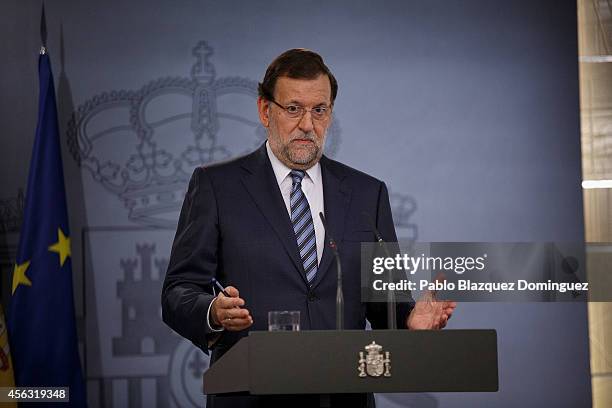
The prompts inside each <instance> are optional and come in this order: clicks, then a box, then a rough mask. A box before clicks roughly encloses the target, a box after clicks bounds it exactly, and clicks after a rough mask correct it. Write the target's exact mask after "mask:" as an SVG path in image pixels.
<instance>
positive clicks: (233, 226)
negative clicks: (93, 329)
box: [162, 145, 411, 362]
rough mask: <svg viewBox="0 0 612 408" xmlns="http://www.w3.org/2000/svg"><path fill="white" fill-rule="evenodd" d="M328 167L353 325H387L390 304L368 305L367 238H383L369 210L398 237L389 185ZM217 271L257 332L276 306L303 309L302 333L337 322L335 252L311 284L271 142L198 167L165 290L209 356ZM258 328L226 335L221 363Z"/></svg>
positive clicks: (402, 314) (330, 214) (326, 183)
mask: <svg viewBox="0 0 612 408" xmlns="http://www.w3.org/2000/svg"><path fill="white" fill-rule="evenodd" d="M320 164H321V173H322V181H323V195H324V206H325V216H326V220H327V223H328V228H329V232H330V233H331V234H332V236H333V237H334V238H335V239H336V241H337V243H338V250H339V252H340V256H341V260H342V270H343V277H344V287H343V289H344V299H345V305H344V313H345V317H344V319H345V320H344V322H345V323H344V324H345V328H346V329H364V328H365V324H366V322H365V320H366V318H367V319H368V320H369V321H370V323H371V325H372V327H373V328H375V329H382V328H386V326H387V323H386V305H385V304H384V303H362V302H361V288H360V285H361V283H360V281H361V278H360V274H361V271H360V260H361V258H360V243H361V242H373V241H375V236H374V234H373V232H372V231H371V229H370V228H369V225H368V222H367V219H366V218H365V217H364V215H363V212H367V213H368V214H370V215H371V217H372V218H373V219H374V220H375V222H376V225H377V228H378V230H379V231H380V233H381V235H382V236H383V237H384V238H385V240H387V241H396V240H397V239H396V235H395V229H394V227H393V220H392V217H391V208H390V205H389V197H388V193H387V188H386V186H385V184H384V183H383V182H381V181H379V180H377V179H375V178H373V177H371V176H368V175H367V174H364V173H362V172H359V171H357V170H354V169H352V168H350V167H348V166H345V165H343V164H341V163H338V162H336V161H334V160H330V159H328V158H327V157H325V156H323V157H322V158H321V160H320ZM314 216H317V214H313V217H314ZM326 241H327V239H326ZM213 277H216V278H217V280H219V281H220V282H221V283H222V284H223V285H232V286H235V287H236V288H238V290H239V291H240V296H241V297H242V298H243V299H244V300H245V302H246V306H245V307H246V308H248V309H249V311H250V312H251V315H252V317H253V325H252V326H251V327H250V328H249V329H248V330H267V327H268V326H267V325H268V311H271V310H299V311H300V316H301V322H300V325H301V329H302V330H310V329H313V330H315V329H317V330H322V329H334V328H335V325H336V319H335V299H336V268H335V264H334V262H333V255H332V252H331V250H330V249H329V248H328V247H327V246H326V247H325V249H324V251H323V255H322V259H321V262H320V265H319V269H318V272H317V275H316V278H315V280H314V282H313V285H312V287H311V288H309V286H308V284H307V280H306V276H305V274H304V269H303V266H302V263H301V260H300V257H299V252H298V248H297V244H296V239H295V235H294V232H293V228H292V225H291V221H290V219H289V214H288V212H287V209H286V207H285V203H284V201H283V198H282V196H281V192H280V189H279V187H278V184H277V182H276V179H275V176H274V172H273V170H272V165H271V164H270V160H269V158H268V155H267V151H266V148H265V145H262V147H261V148H259V149H258V150H256V151H255V152H253V153H251V154H249V155H247V156H244V157H241V158H238V159H234V160H232V161H229V162H225V163H220V164H216V165H212V166H209V167H200V168H197V169H196V170H195V171H194V173H193V176H192V178H191V181H190V183H189V189H188V191H187V194H186V197H185V201H184V203H183V208H182V210H181V215H180V219H179V224H178V228H177V232H176V237H175V239H174V244H173V246H172V254H171V257H170V262H169V266H168V272H167V274H166V278H165V281H164V286H163V291H162V315H163V320H164V322H166V323H167V324H168V325H169V326H170V327H171V328H172V329H174V330H175V331H176V332H177V333H179V334H180V335H182V336H184V337H186V338H187V339H189V340H191V341H192V342H193V343H194V344H195V345H196V346H198V347H200V348H201V349H202V350H204V351H205V352H208V342H209V340H210V339H211V337H212V336H217V337H218V336H219V335H218V334H216V333H211V332H210V330H209V328H208V325H207V323H206V313H207V310H208V307H209V304H210V302H211V301H212V299H213V291H212V287H211V285H210V282H211V278H213ZM410 307H411V305H410V304H408V303H404V304H399V305H398V313H397V320H398V323H397V324H398V327H402V328H403V327H405V324H406V323H405V322H406V316H407V314H408V313H409V311H410ZM248 330H244V331H241V332H229V331H226V332H223V333H222V334H221V335H220V337H219V338H218V340H217V341H216V343H215V345H214V346H213V355H212V361H211V362H214V360H216V359H218V358H219V357H220V355H222V354H223V353H224V352H225V351H226V350H227V349H228V348H229V347H231V346H232V345H233V344H234V343H236V341H238V340H239V339H240V338H241V337H243V336H245V335H247V332H248Z"/></svg>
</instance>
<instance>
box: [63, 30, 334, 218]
mask: <svg viewBox="0 0 612 408" xmlns="http://www.w3.org/2000/svg"><path fill="white" fill-rule="evenodd" d="M192 55H193V57H194V58H195V60H196V61H195V63H194V64H193V66H192V67H191V75H190V77H165V78H159V79H156V80H152V81H150V82H148V83H147V84H145V85H144V86H143V87H142V88H140V89H138V90H119V91H110V92H104V93H102V94H100V95H97V96H94V97H93V98H91V99H89V100H87V101H86V102H84V103H83V104H81V105H80V106H79V107H78V108H77V109H76V110H75V112H74V113H73V114H72V117H71V118H70V120H69V122H68V126H67V129H68V130H67V133H68V135H67V136H68V137H67V139H68V146H69V150H70V153H71V154H72V156H73V158H74V159H75V161H76V162H77V164H78V165H79V166H80V167H84V168H86V169H87V170H88V171H89V172H90V174H91V175H92V177H93V179H94V180H95V181H96V182H97V183H100V184H101V185H102V186H103V187H104V188H105V189H106V190H107V191H108V192H110V193H112V194H115V195H116V196H117V197H118V198H119V199H120V200H121V201H122V202H123V205H124V206H125V208H126V209H127V210H128V219H130V220H132V221H135V222H137V223H140V224H145V225H149V226H155V227H170V228H171V227H174V226H175V225H176V222H177V220H178V211H180V207H181V204H182V202H183V198H184V195H185V191H186V188H187V183H188V181H189V178H190V176H191V173H192V172H193V169H194V168H195V167H197V166H200V165H202V164H207V163H211V162H215V161H220V160H226V159H229V158H231V157H235V156H238V155H241V154H246V153H248V152H250V151H253V150H254V149H256V148H257V147H259V146H260V145H261V143H263V141H264V140H265V139H266V132H265V129H264V128H263V127H262V126H261V125H260V123H259V120H258V118H257V111H256V109H255V99H256V98H257V81H255V80H251V79H248V78H243V77H224V78H217V75H216V69H215V66H214V65H213V64H212V62H211V58H212V56H213V49H212V48H211V47H210V46H209V45H208V43H207V42H206V41H200V42H199V43H198V44H197V45H196V46H195V47H194V48H193V49H192ZM339 133H340V129H339V126H338V124H337V121H334V122H333V123H332V126H331V127H330V129H329V130H328V137H327V142H326V146H325V151H326V154H328V155H332V156H333V154H334V153H335V150H336V147H337V144H338V139H339Z"/></svg>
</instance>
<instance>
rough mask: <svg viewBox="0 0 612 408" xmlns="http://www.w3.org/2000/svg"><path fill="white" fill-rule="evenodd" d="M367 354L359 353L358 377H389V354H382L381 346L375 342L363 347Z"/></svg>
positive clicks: (386, 352)
mask: <svg viewBox="0 0 612 408" xmlns="http://www.w3.org/2000/svg"><path fill="white" fill-rule="evenodd" d="M364 348H365V350H366V352H367V354H366V355H364V353H363V351H360V352H359V362H358V366H357V370H358V371H359V377H362V378H365V377H368V376H369V377H380V376H383V377H391V353H389V352H388V351H385V353H384V355H383V353H382V349H383V348H382V346H381V345H380V344H376V342H375V341H373V342H372V343H370V344H368V345H367V346H365V347H364Z"/></svg>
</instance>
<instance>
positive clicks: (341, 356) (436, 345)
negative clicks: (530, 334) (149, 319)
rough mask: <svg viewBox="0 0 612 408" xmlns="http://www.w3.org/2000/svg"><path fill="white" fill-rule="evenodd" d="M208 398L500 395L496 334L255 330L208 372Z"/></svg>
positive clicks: (481, 331)
mask: <svg viewBox="0 0 612 408" xmlns="http://www.w3.org/2000/svg"><path fill="white" fill-rule="evenodd" d="M203 381H204V393H205V394H225V393H235V392H248V393H250V394H253V395H264V394H333V393H361V392H377V393H385V392H445V391H450V392H458V391H471V392H493V391H498V388H499V386H498V368H497V333H496V331H495V330H419V331H409V330H371V331H365V330H343V331H333V330H321V331H317V330H312V331H297V332H290V331H286V332H283V331H278V332H264V331H259V332H258V331H254V332H250V333H249V336H248V337H245V338H243V339H241V340H240V341H238V343H236V344H235V345H234V346H233V347H232V348H231V349H230V350H228V351H227V352H226V353H225V354H224V355H223V356H222V357H221V358H220V359H219V360H217V361H216V362H215V364H213V365H212V366H211V367H210V368H209V369H208V371H206V373H204V378H203Z"/></svg>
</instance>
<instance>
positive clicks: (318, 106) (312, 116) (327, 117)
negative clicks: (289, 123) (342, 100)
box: [268, 98, 333, 122]
mask: <svg viewBox="0 0 612 408" xmlns="http://www.w3.org/2000/svg"><path fill="white" fill-rule="evenodd" d="M268 101H270V102H272V103H273V104H275V105H276V106H278V107H279V108H281V109H282V110H283V111H284V112H285V113H286V114H287V116H288V117H289V119H294V120H295V119H299V120H302V118H303V117H304V115H306V112H310V117H311V118H312V119H313V120H316V121H318V122H323V121H324V120H327V119H329V118H330V117H331V114H332V108H333V105H330V106H327V105H317V106H314V107H312V108H310V109H308V108H306V107H304V106H302V105H298V104H291V105H288V106H283V105H281V104H280V103H278V102H276V101H275V100H274V99H272V98H269V99H268ZM289 106H295V107H298V108H300V109H302V114H301V115H299V116H296V117H294V118H292V117H291V116H289V115H291V114H290V113H289V111H288V109H289V108H288V107H289ZM317 108H325V111H326V112H329V114H326V115H325V116H324V117H322V118H317V117H316V116H315V115H313V114H312V110H313V109H317Z"/></svg>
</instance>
